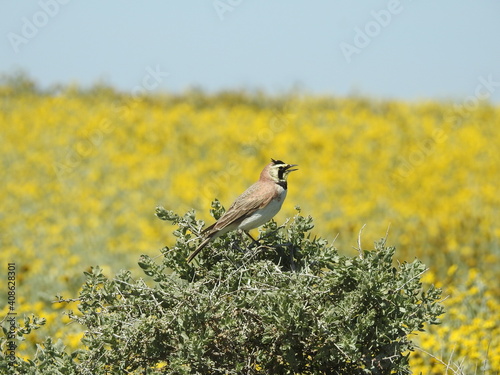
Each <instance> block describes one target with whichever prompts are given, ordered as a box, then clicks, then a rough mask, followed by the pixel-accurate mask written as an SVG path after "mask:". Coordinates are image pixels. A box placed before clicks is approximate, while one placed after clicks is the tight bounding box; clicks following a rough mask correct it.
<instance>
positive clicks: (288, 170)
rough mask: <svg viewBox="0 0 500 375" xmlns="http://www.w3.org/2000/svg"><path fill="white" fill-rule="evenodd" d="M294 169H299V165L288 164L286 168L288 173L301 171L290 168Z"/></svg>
mask: <svg viewBox="0 0 500 375" xmlns="http://www.w3.org/2000/svg"><path fill="white" fill-rule="evenodd" d="M293 167H298V164H288V165H287V166H286V170H287V172H293V171H298V170H299V169H298V168H296V169H290V168H293Z"/></svg>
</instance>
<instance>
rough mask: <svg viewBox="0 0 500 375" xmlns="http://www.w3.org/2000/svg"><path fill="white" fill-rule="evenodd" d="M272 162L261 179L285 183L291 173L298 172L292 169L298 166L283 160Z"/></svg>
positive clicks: (263, 172)
mask: <svg viewBox="0 0 500 375" xmlns="http://www.w3.org/2000/svg"><path fill="white" fill-rule="evenodd" d="M271 160H272V161H271V163H269V164H268V165H267V166H266V168H264V170H263V171H262V174H261V178H271V179H272V180H273V181H274V182H284V181H286V179H287V177H288V174H289V173H290V172H293V171H296V170H297V169H292V168H293V167H296V166H297V164H287V163H285V162H283V161H281V160H274V159H271Z"/></svg>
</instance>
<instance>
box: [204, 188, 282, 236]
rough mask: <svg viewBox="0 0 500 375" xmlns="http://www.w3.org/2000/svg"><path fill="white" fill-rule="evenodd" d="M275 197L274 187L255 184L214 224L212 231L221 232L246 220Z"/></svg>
mask: <svg viewBox="0 0 500 375" xmlns="http://www.w3.org/2000/svg"><path fill="white" fill-rule="evenodd" d="M273 197H274V189H273V186H262V185H260V186H259V185H258V183H255V184H253V185H252V186H250V187H249V188H248V189H247V190H245V192H244V193H243V194H241V195H240V196H239V197H238V198H236V200H235V201H234V203H233V204H232V205H231V207H229V209H228V210H227V211H226V212H225V213H224V215H222V216H221V217H220V218H219V220H217V222H216V223H215V224H213V226H212V228H211V231H219V230H221V229H224V228H225V227H227V226H228V225H231V224H233V223H235V222H238V221H241V220H243V219H245V218H246V217H248V216H250V215H251V214H253V213H254V212H255V211H257V210H258V209H260V208H262V207H265V206H267V205H268V204H269V202H270V201H271V199H273Z"/></svg>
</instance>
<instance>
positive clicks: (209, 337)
mask: <svg viewBox="0 0 500 375" xmlns="http://www.w3.org/2000/svg"><path fill="white" fill-rule="evenodd" d="M222 212H223V208H222V207H221V206H220V204H219V203H218V202H217V201H215V202H214V204H213V209H212V214H213V216H214V217H216V218H217V217H219V215H221V213H222ZM157 216H158V217H159V218H160V219H163V220H167V221H170V222H172V223H173V224H175V225H176V226H177V229H176V230H175V232H174V235H175V236H176V237H177V241H176V243H175V245H174V246H173V247H171V248H169V247H165V248H164V249H162V255H163V257H162V259H161V261H158V260H153V259H151V258H150V257H147V256H142V257H141V259H140V261H139V266H140V267H141V268H142V269H143V270H144V272H145V273H146V275H147V276H148V277H149V278H146V280H142V279H139V280H134V279H133V278H132V277H131V273H130V272H129V271H121V272H119V273H118V274H117V275H116V276H115V277H114V278H107V277H105V276H104V275H103V274H102V272H101V269H100V268H99V267H95V268H93V269H92V270H91V272H88V273H86V277H87V281H86V282H85V284H84V285H83V287H82V290H81V293H80V297H79V300H80V305H79V310H80V313H81V314H79V315H78V316H77V315H75V314H71V316H72V318H73V319H74V320H75V321H77V322H79V323H80V324H82V325H83V326H84V327H85V330H86V333H85V336H84V339H83V343H84V344H85V347H86V348H85V349H84V350H81V351H79V352H75V353H72V354H66V353H64V348H63V345H62V344H61V343H59V344H53V343H52V341H51V340H48V341H47V342H46V343H45V344H44V345H40V347H39V351H38V352H37V356H36V358H34V359H33V360H32V361H22V360H20V359H18V360H17V368H16V371H18V370H19V371H21V373H23V372H24V373H31V374H38V373H64V374H126V373H137V374H139V373H140V374H295V373H298V374H349V375H352V374H406V373H411V372H410V370H409V368H408V358H409V356H410V355H411V352H412V342H411V336H412V334H414V333H416V332H418V331H422V330H423V328H424V324H425V323H430V324H437V323H438V316H439V315H441V314H442V313H443V309H442V307H441V305H440V304H439V302H438V301H439V299H440V293H441V292H440V290H438V289H435V288H433V287H431V288H429V289H428V290H424V289H423V288H422V284H421V282H420V277H421V275H422V274H423V273H424V272H425V270H426V268H425V266H424V265H423V264H422V263H421V262H420V261H418V260H415V261H413V262H412V263H402V264H397V265H394V261H393V256H394V251H395V249H394V248H393V247H386V244H385V240H384V239H382V240H381V241H379V242H377V243H376V244H375V248H374V250H370V251H367V250H364V251H362V252H360V254H359V255H356V256H355V257H347V256H341V255H339V254H338V252H337V250H336V249H335V248H334V247H332V246H330V245H328V244H327V241H325V240H324V239H321V238H316V237H315V238H311V235H310V233H309V232H310V230H311V229H312V228H313V221H312V218H311V217H304V216H301V215H300V212H299V213H298V214H297V215H296V216H295V217H294V218H293V219H292V220H290V222H289V223H287V224H286V225H283V226H277V224H276V223H275V222H274V221H271V222H269V223H268V224H267V225H265V226H264V227H263V228H262V229H261V233H260V238H261V239H260V241H259V244H258V245H257V244H253V243H251V241H249V240H248V238H246V236H242V235H241V233H238V232H233V233H230V234H228V235H227V236H223V237H221V238H219V239H217V240H216V241H214V242H213V243H212V244H210V245H209V246H207V248H206V249H204V251H203V252H202V253H201V254H200V255H199V256H198V257H197V258H195V261H194V262H193V263H192V264H187V263H186V261H185V258H186V257H187V255H188V254H189V253H190V252H191V251H192V250H193V249H194V248H195V246H196V244H197V243H198V240H196V238H197V234H198V233H199V231H200V230H201V228H202V226H203V222H201V221H199V220H196V218H195V214H194V212H193V211H190V212H188V213H187V214H185V215H184V216H178V215H176V214H175V213H173V212H171V211H166V210H164V209H162V208H158V209H157ZM0 362H1V367H0V368H2V369H4V370H5V369H7V370H9V369H10V371H13V370H12V367H8V366H6V362H5V358H3V359H2V361H0ZM60 369H64V370H60ZM56 370H57V371H60V372H55V371H56Z"/></svg>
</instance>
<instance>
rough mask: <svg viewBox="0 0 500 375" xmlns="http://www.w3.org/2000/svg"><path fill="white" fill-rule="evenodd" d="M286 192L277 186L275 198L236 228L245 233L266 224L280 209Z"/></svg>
mask: <svg viewBox="0 0 500 375" xmlns="http://www.w3.org/2000/svg"><path fill="white" fill-rule="evenodd" d="M286 192H287V191H286V190H285V189H283V188H282V187H281V186H278V185H277V189H276V196H275V197H274V198H273V199H271V201H270V202H269V203H268V204H267V206H265V207H262V208H260V209H258V210H257V211H255V212H254V213H253V214H252V215H250V216H249V217H247V218H246V219H244V220H243V221H242V222H241V224H240V225H239V226H238V228H239V229H242V230H245V231H247V230H250V229H254V228H257V227H259V226H261V225H263V224H265V223H267V222H268V221H269V220H271V219H272V218H273V217H274V216H275V215H276V214H277V213H278V212H279V210H280V209H281V206H282V205H283V201H284V200H285V197H286Z"/></svg>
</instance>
